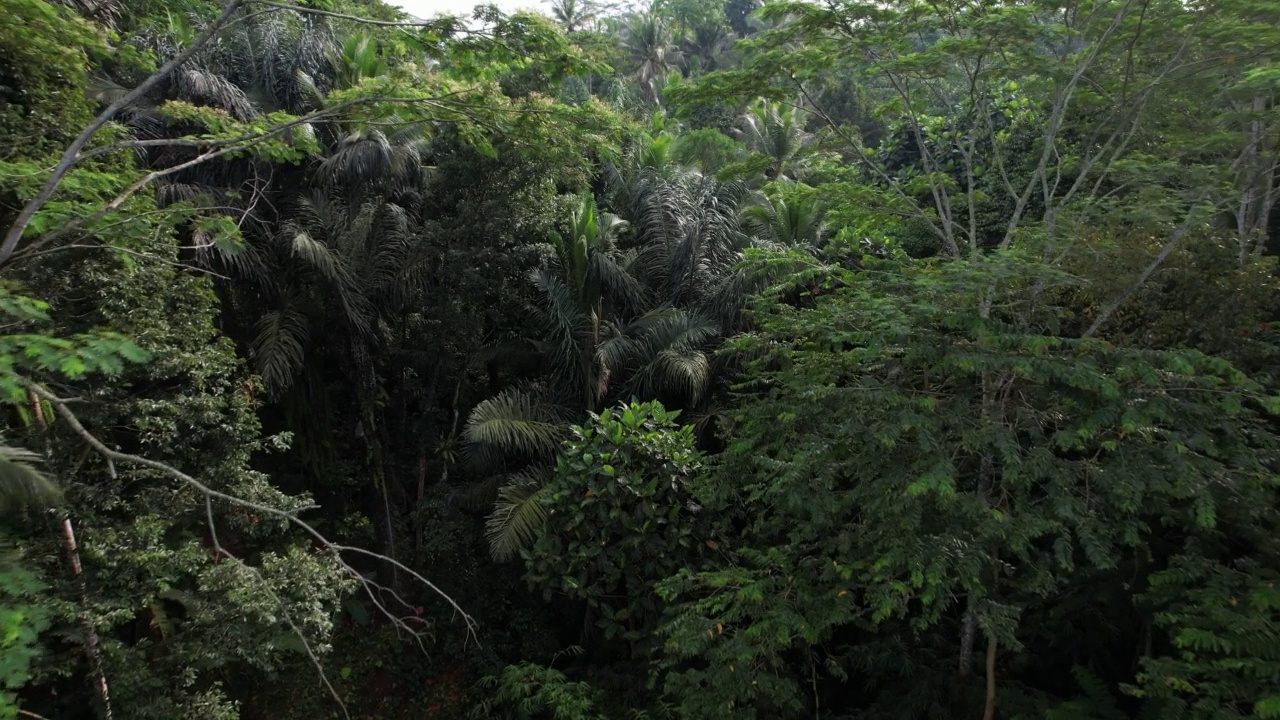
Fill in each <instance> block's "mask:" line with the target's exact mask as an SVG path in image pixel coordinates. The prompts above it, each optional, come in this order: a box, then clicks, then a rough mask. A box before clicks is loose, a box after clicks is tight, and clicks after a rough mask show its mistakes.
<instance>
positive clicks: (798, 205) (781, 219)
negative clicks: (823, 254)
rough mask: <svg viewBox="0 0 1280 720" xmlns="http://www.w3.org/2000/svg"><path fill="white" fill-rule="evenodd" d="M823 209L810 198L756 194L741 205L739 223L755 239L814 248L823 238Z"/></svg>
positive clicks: (789, 245)
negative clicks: (741, 222)
mask: <svg viewBox="0 0 1280 720" xmlns="http://www.w3.org/2000/svg"><path fill="white" fill-rule="evenodd" d="M825 213H826V210H825V208H824V207H823V206H822V203H821V202H820V201H819V200H817V199H814V198H807V197H803V196H798V195H792V196H791V197H790V198H788V197H784V196H783V195H781V194H775V195H774V196H773V197H768V196H765V195H763V194H759V195H757V196H756V197H754V198H753V199H752V202H751V203H750V204H748V205H747V206H746V207H744V208H743V211H742V216H743V225H744V227H745V228H746V229H747V230H748V231H749V232H750V233H752V234H753V235H755V237H756V238H757V239H758V240H762V241H764V242H766V243H770V244H773V245H777V246H782V247H795V248H806V249H810V250H814V249H817V248H818V247H819V246H820V245H821V244H822V243H823V241H825V240H826V239H827V235H828V232H829V226H828V225H827V223H826V220H825V217H824V215H825Z"/></svg>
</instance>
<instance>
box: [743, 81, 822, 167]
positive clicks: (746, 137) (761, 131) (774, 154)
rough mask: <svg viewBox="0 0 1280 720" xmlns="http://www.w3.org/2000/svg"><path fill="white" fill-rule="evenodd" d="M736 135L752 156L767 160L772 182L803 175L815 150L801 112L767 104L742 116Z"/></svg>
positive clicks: (756, 107) (764, 102)
mask: <svg viewBox="0 0 1280 720" xmlns="http://www.w3.org/2000/svg"><path fill="white" fill-rule="evenodd" d="M737 135H738V138H739V139H740V140H742V142H743V143H745V144H746V146H747V147H748V148H749V149H750V150H751V151H752V152H754V153H756V154H757V155H760V156H762V157H765V158H768V160H769V166H768V167H767V168H766V170H765V175H766V177H768V178H769V179H778V178H782V177H791V178H794V177H796V175H797V174H802V173H803V171H804V170H805V166H806V163H807V161H808V159H809V157H810V156H811V155H812V153H813V150H814V147H813V140H814V136H813V134H812V133H810V132H808V131H806V130H805V128H804V120H803V118H802V116H801V114H800V110H798V109H796V108H784V106H783V105H782V103H777V102H770V101H767V100H761V101H760V102H759V103H757V104H756V105H755V106H754V107H753V108H751V109H750V110H749V111H748V112H747V113H746V114H744V115H743V116H742V118H741V121H740V125H739V128H738V131H737Z"/></svg>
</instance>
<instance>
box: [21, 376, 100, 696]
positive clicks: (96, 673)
mask: <svg viewBox="0 0 1280 720" xmlns="http://www.w3.org/2000/svg"><path fill="white" fill-rule="evenodd" d="M27 397H28V398H30V400H31V413H32V415H33V416H34V417H35V420H36V427H38V428H39V429H40V433H41V434H42V435H44V456H45V461H46V462H47V461H49V460H50V458H51V457H52V446H51V445H50V444H49V443H50V441H49V436H48V428H49V423H48V420H46V419H45V416H44V405H43V404H42V403H41V402H40V398H39V397H37V396H36V394H35V392H33V391H27ZM59 529H60V530H61V533H62V548H63V550H64V551H65V552H66V554H67V565H68V567H70V569H71V581H72V583H73V584H74V585H75V588H76V596H77V600H79V602H80V612H79V620H80V625H81V626H82V627H83V628H84V654H85V657H86V658H87V659H88V661H89V677H90V679H91V680H92V681H93V689H94V692H95V693H96V694H97V696H98V700H99V702H100V703H101V707H100V708H99V714H100V715H101V716H102V718H103V720H112V717H113V713H112V712H111V692H110V690H109V689H108V687H107V676H106V673H104V672H103V669H102V653H101V650H100V649H99V648H100V643H99V642H98V630H97V628H95V627H94V626H93V618H92V617H91V616H90V615H89V591H88V589H87V587H86V586H85V582H84V570H83V567H82V566H81V564H80V548H79V547H78V546H77V545H76V531H75V528H73V527H72V526H71V516H70V515H66V514H64V515H63V516H62V520H61V522H60V523H59Z"/></svg>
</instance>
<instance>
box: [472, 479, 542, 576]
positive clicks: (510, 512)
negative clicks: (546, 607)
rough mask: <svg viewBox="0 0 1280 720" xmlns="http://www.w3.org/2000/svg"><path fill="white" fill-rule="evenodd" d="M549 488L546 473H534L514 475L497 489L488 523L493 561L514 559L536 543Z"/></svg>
mask: <svg viewBox="0 0 1280 720" xmlns="http://www.w3.org/2000/svg"><path fill="white" fill-rule="evenodd" d="M546 487H547V484H546V479H545V476H540V475H538V474H536V473H532V472H531V473H520V474H516V475H514V476H512V479H511V481H510V482H508V483H507V484H506V485H504V486H502V488H501V489H500V490H498V501H497V502H496V503H495V504H494V508H493V513H492V514H491V515H490V516H489V519H488V520H487V521H486V522H485V536H486V537H488V539H489V552H490V553H491V554H492V555H493V559H494V560H497V561H499V562H505V561H507V560H511V559H513V558H515V557H516V556H517V555H519V554H520V551H521V550H523V549H525V548H527V547H529V545H530V544H531V543H532V542H533V538H534V535H535V533H536V532H537V530H538V528H539V527H541V526H542V525H543V524H545V523H546V522H547V510H546V506H545V505H543V503H542V500H543V496H544V494H545V491H546Z"/></svg>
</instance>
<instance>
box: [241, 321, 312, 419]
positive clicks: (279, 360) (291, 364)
mask: <svg viewBox="0 0 1280 720" xmlns="http://www.w3.org/2000/svg"><path fill="white" fill-rule="evenodd" d="M254 329H255V330H256V334H255V335H254V338H253V342H252V343H251V344H250V346H249V353H250V355H251V357H252V358H253V361H254V365H255V367H256V369H257V371H258V375H260V376H261V377H262V381H263V382H264V383H265V384H266V386H267V390H268V392H270V394H271V396H272V397H279V396H280V394H281V393H283V392H284V391H285V390H287V389H288V388H289V386H290V385H292V384H293V380H294V377H296V376H297V373H298V371H299V370H301V369H302V364H303V362H304V361H305V359H306V349H305V348H306V343H307V335H308V323H307V318H306V317H305V316H304V315H302V314H301V313H300V312H298V311H297V310H296V309H295V308H294V307H292V306H289V307H286V308H284V309H283V310H278V311H276V312H270V313H267V314H265V315H263V316H262V317H261V318H260V319H259V320H258V323H257V325H256V327H255V328H254Z"/></svg>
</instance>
